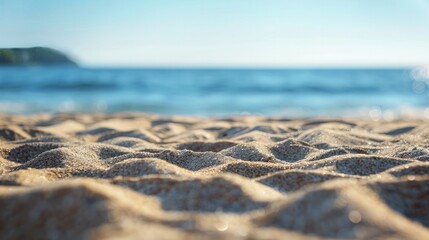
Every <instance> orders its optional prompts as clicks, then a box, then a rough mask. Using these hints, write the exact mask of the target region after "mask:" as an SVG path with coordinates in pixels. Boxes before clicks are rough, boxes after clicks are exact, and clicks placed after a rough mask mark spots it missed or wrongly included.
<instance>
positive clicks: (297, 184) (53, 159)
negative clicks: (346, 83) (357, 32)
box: [0, 114, 429, 239]
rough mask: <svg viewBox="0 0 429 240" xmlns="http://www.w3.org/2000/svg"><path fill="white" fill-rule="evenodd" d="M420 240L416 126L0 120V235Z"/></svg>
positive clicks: (425, 143)
mask: <svg viewBox="0 0 429 240" xmlns="http://www.w3.org/2000/svg"><path fill="white" fill-rule="evenodd" d="M320 238H327V239H332V238H339V239H376V238H378V239H429V122H425V121H422V120H395V121H389V122H382V121H370V120H356V119H286V118H275V117H271V118H270V117H261V116H242V117H230V118H196V117H179V116H174V117H160V116H156V115H149V114H111V115H104V114H71V115H49V114H44V115H32V116H12V115H0V239H320Z"/></svg>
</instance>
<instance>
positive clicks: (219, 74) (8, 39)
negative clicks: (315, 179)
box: [0, 0, 429, 120]
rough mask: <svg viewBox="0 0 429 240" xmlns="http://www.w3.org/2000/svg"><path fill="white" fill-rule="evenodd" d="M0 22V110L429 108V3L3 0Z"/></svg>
mask: <svg viewBox="0 0 429 240" xmlns="http://www.w3.org/2000/svg"><path fill="white" fill-rule="evenodd" d="M0 32H1V37H0V48H1V49H0V113H18V114H27V113H39V112H50V113H57V112H129V111H133V112H134V111H138V112H143V111H144V112H153V113H159V114H165V115H173V114H186V115H203V116H225V115H240V114H264V115H282V116H288V117H315V116H350V117H369V118H372V119H374V120H379V119H386V120H389V119H394V118H398V117H410V116H412V117H419V118H420V117H421V118H429V89H427V88H428V87H429V85H428V84H429V68H427V67H425V66H427V65H428V64H429V0H378V1H373V0H350V1H340V0H326V1H317V0H300V1H296V0H295V1H286V0H265V1H257V0H235V1H228V0H217V1H198V0H183V1H172V0H169V1H168V0H156V1H155V0H143V1H137V0H129V1H126V2H124V1H114V0H104V1H101V0H94V1H84V0H75V1H67V2H66V1H54V0H0ZM34 47H37V48H34Z"/></svg>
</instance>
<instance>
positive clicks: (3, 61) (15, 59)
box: [0, 47, 77, 66]
mask: <svg viewBox="0 0 429 240" xmlns="http://www.w3.org/2000/svg"><path fill="white" fill-rule="evenodd" d="M0 65H17V66H28V65H72V66H76V65H77V64H76V63H75V62H74V61H72V60H71V59H70V58H69V57H68V56H67V55H65V54H64V53H61V52H60V51H58V50H55V49H51V48H45V47H33V48H4V49H0Z"/></svg>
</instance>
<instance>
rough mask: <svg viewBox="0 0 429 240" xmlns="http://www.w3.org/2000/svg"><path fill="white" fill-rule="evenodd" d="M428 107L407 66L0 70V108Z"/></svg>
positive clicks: (221, 112) (302, 112)
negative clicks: (379, 67) (364, 67)
mask: <svg viewBox="0 0 429 240" xmlns="http://www.w3.org/2000/svg"><path fill="white" fill-rule="evenodd" d="M427 107H429V97H428V94H427V92H426V85H425V82H424V81H422V80H421V79H415V78H413V74H412V69H147V68H142V69H138V68H134V69H127V68H78V67H24V68H18V67H7V68H6V67H3V68H0V112H1V113H24V114H28V113H39V112H49V113H60V112H151V113H158V114H165V115H173V114H183V115H203V116H225V115H240V114H262V115H279V116H287V117H313V116H365V115H368V116H372V117H383V116H384V117H386V116H387V117H389V116H394V115H395V114H398V113H404V111H405V112H410V111H412V112H413V113H416V112H417V113H419V112H421V113H424V111H425V109H426V108H427ZM426 112H427V113H429V111H426Z"/></svg>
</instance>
